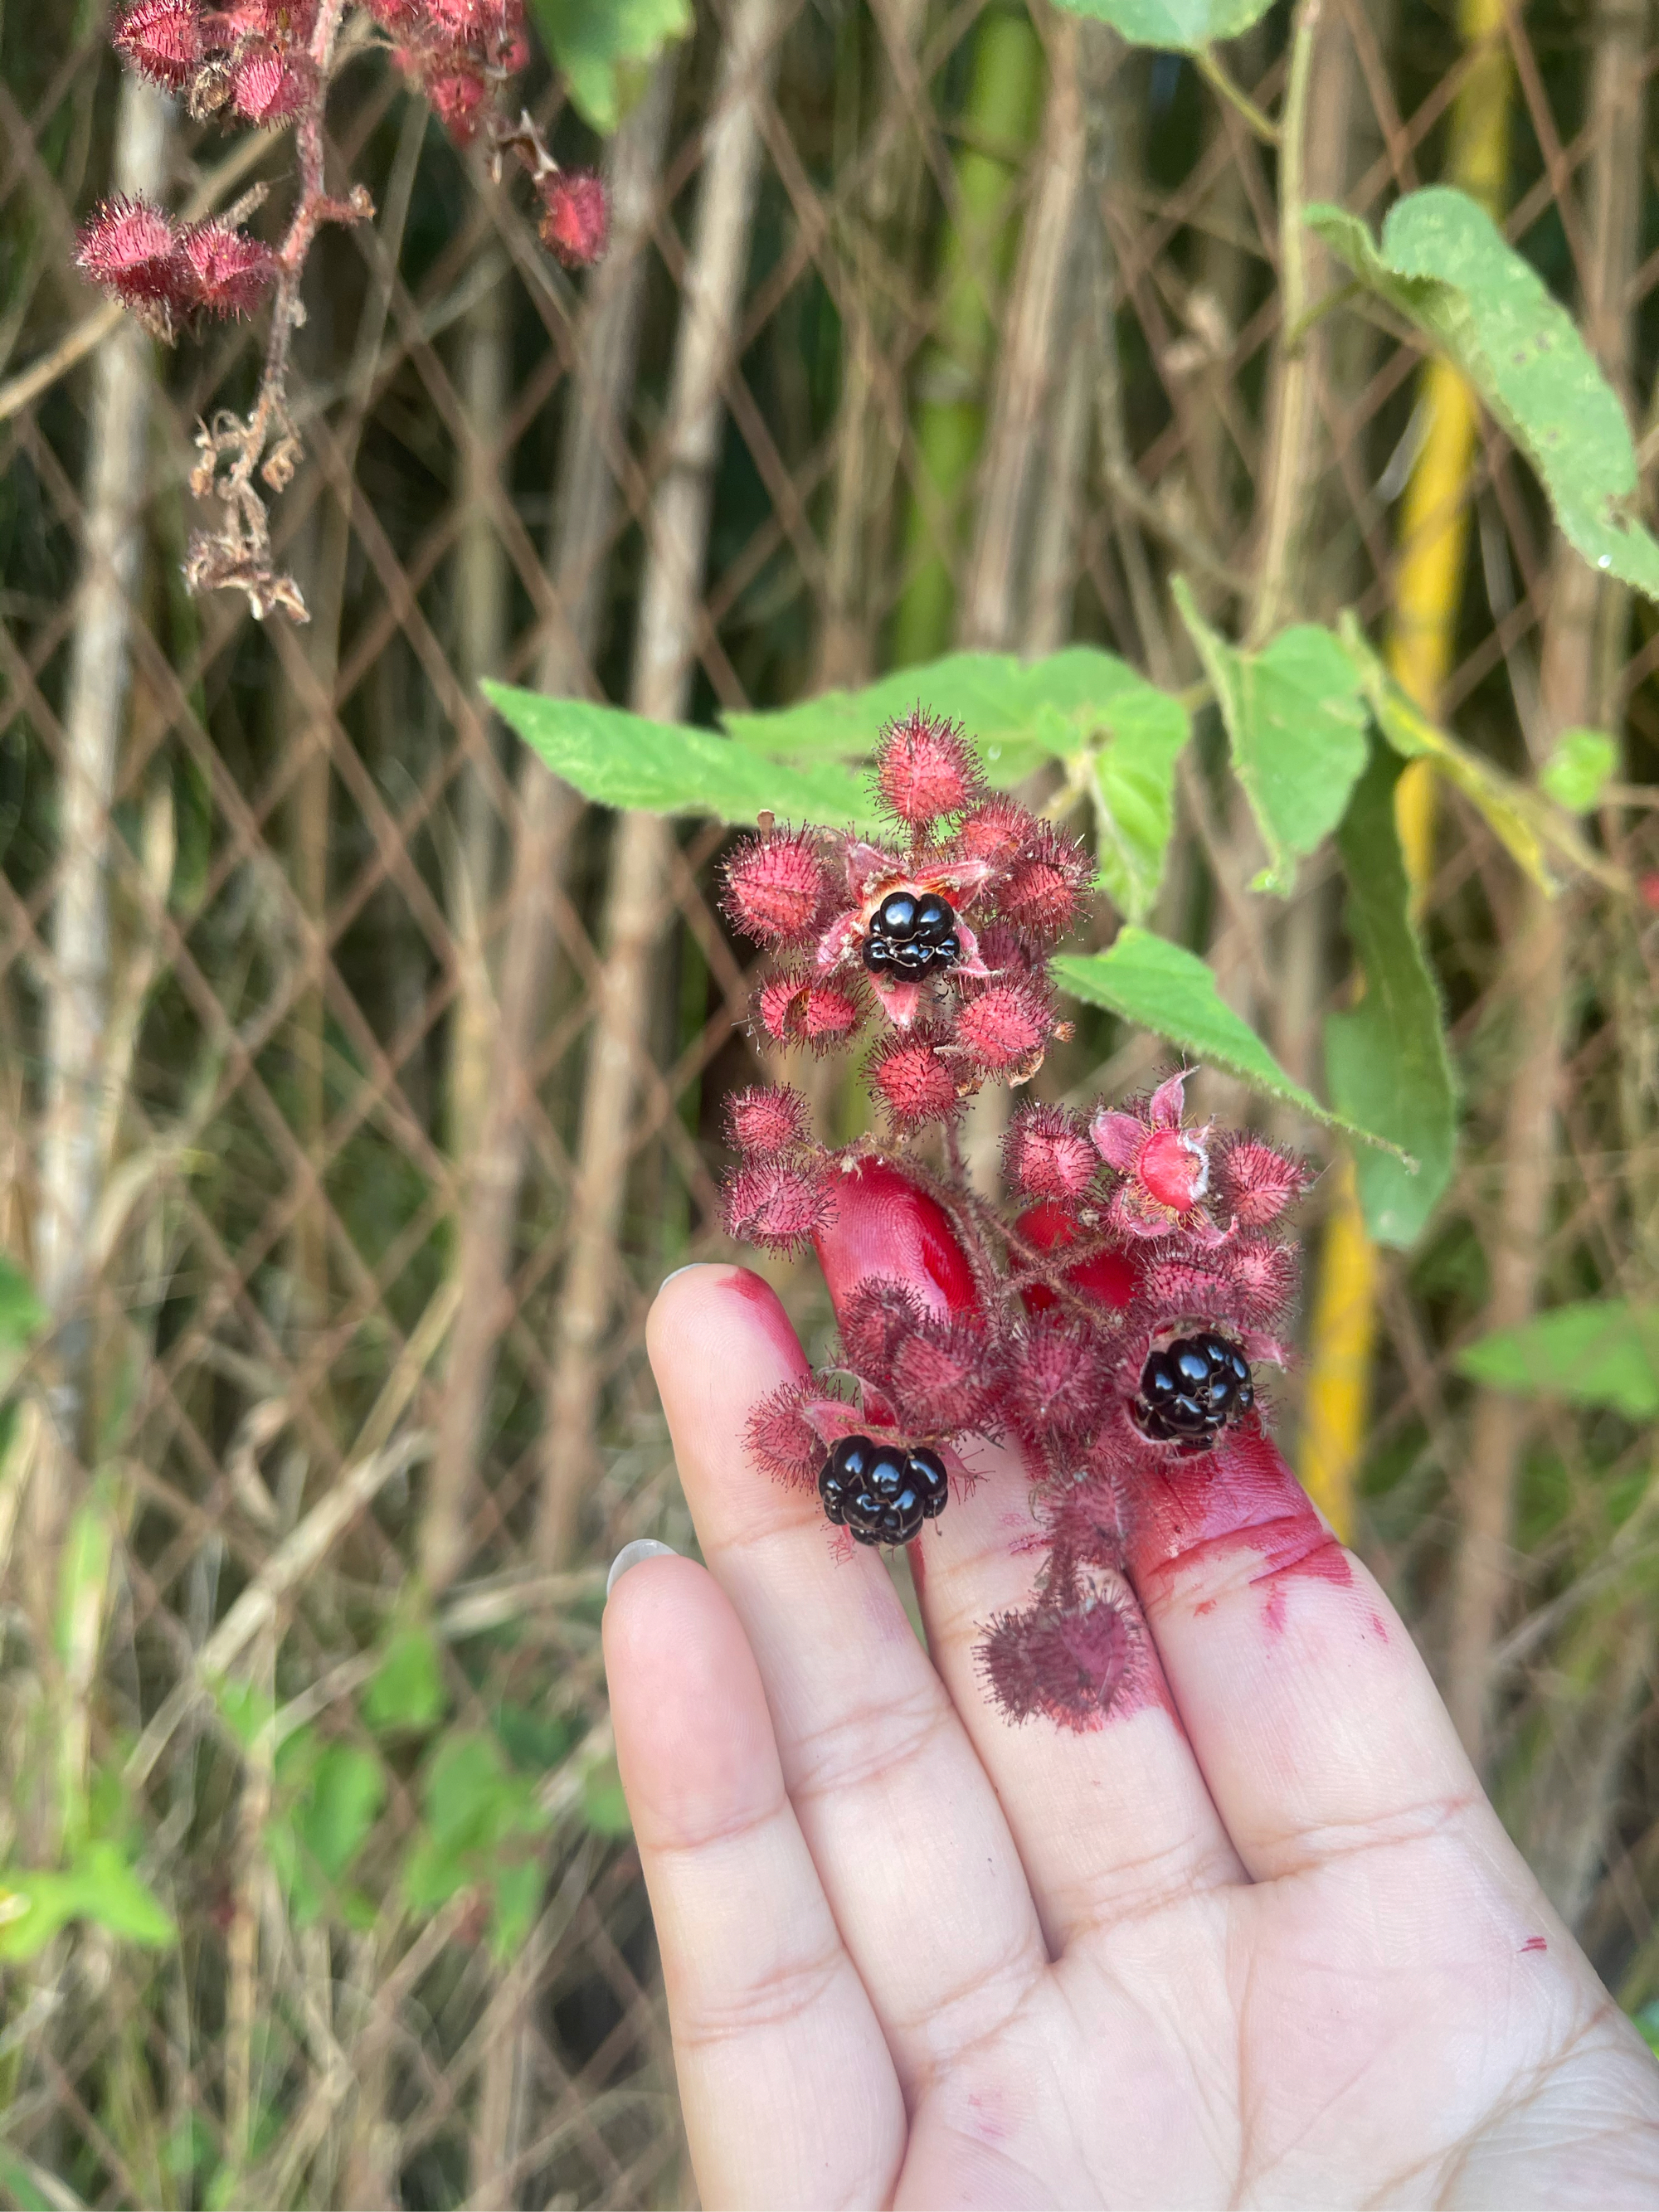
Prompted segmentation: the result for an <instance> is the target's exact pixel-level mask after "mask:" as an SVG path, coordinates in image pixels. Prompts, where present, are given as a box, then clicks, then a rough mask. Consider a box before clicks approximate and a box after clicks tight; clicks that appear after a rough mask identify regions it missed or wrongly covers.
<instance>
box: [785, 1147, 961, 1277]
mask: <svg viewBox="0 0 1659 2212" xmlns="http://www.w3.org/2000/svg"><path fill="white" fill-rule="evenodd" d="M834 1188H835V1206H836V1211H835V1218H834V1219H833V1220H831V1221H830V1222H829V1223H828V1224H827V1225H826V1226H825V1227H823V1229H821V1230H820V1231H818V1232H817V1236H816V1237H814V1238H813V1240H812V1241H813V1243H814V1244H815V1245H816V1247H817V1255H818V1265H819V1266H820V1267H822V1268H823V1279H824V1283H825V1285H826V1286H827V1287H828V1290H829V1297H830V1303H831V1304H833V1305H834V1306H835V1308H836V1311H837V1313H839V1312H840V1310H841V1309H842V1305H843V1304H844V1303H845V1302H846V1300H847V1299H848V1298H849V1297H851V1296H852V1295H853V1293H854V1291H856V1290H857V1289H858V1287H859V1285H860V1283H864V1282H867V1281H868V1280H869V1279H871V1277H872V1276H876V1275H884V1276H887V1277H889V1278H890V1279H893V1280H895V1281H896V1282H901V1283H902V1284H904V1285H906V1287H907V1288H908V1289H909V1290H911V1291H915V1294H916V1296H917V1297H919V1298H920V1299H921V1302H922V1304H924V1305H925V1306H926V1307H927V1310H928V1311H929V1312H930V1313H933V1314H941V1315H943V1314H963V1313H975V1312H977V1310H978V1309H979V1294H978V1291H976V1289H975V1285H974V1274H973V1270H972V1268H971V1267H969V1264H968V1261H967V1258H966V1255H964V1254H963V1249H962V1247H961V1245H960V1244H959V1243H957V1237H956V1231H954V1230H953V1229H952V1227H951V1217H950V1215H949V1214H948V1213H947V1212H945V1208H944V1207H943V1206H941V1205H940V1204H939V1200H937V1199H935V1198H933V1197H932V1196H931V1195H930V1194H928V1193H927V1191H925V1190H921V1189H919V1188H917V1187H916V1185H915V1183H913V1182H909V1181H908V1180H907V1178H906V1177H905V1176H902V1175H900V1174H899V1173H898V1172H897V1170H896V1169H893V1168H890V1167H888V1166H886V1165H884V1164H883V1163H882V1162H881V1161H879V1160H863V1161H860V1162H859V1163H858V1164H857V1165H856V1166H854V1168H852V1169H851V1170H849V1171H848V1173H846V1174H844V1175H841V1176H837V1177H836V1182H835V1186H834Z"/></svg>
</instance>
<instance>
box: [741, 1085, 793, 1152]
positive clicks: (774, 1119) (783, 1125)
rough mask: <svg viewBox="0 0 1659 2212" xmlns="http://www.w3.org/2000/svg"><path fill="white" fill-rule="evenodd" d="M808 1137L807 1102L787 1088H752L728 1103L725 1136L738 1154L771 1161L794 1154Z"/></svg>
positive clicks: (759, 1086)
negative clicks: (744, 1153)
mask: <svg viewBox="0 0 1659 2212" xmlns="http://www.w3.org/2000/svg"><path fill="white" fill-rule="evenodd" d="M806 1133H807V1110H806V1101H805V1098H803V1097H802V1096H801V1094H800V1092H799V1091H795V1090H792V1089H791V1088H790V1086H789V1085H787V1084H783V1083H765V1084H761V1083H757V1084H751V1085H750V1087H749V1088H748V1089H747V1090H746V1091H733V1092H732V1095H731V1097H729V1098H728V1099H727V1100H726V1136H727V1137H728V1139H730V1141H731V1144H732V1149H733V1150H734V1151H736V1152H748V1153H750V1154H752V1155H753V1156H754V1158H757V1159H769V1158H772V1157H774V1156H775V1154H777V1153H780V1152H792V1151H793V1149H794V1147H795V1146H797V1145H799V1144H800V1143H802V1142H803V1141H804V1139H805V1136H806Z"/></svg>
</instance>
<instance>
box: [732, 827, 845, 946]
mask: <svg viewBox="0 0 1659 2212" xmlns="http://www.w3.org/2000/svg"><path fill="white" fill-rule="evenodd" d="M829 890H830V885H829V877H828V874H827V872H826V871H825V869H824V865H823V857H822V855H821V854H820V853H819V851H818V848H817V842H816V841H815V840H814V839H813V838H812V837H811V836H810V835H809V834H808V833H807V832H806V831H805V830H790V829H773V830H762V831H759V832H757V834H756V835H755V836H752V837H745V838H744V840H743V842H742V843H741V844H740V845H739V846H738V848H737V850H736V851H735V852H734V853H733V854H732V857H731V859H730V860H727V862H726V896H725V897H724V899H723V900H722V902H721V903H722V904H723V905H724V907H725V908H726V914H727V915H728V916H729V918H730V920H731V922H732V927H733V928H734V929H738V930H741V931H742V933H743V934H744V936H745V937H750V938H752V939H754V940H755V942H756V944H757V945H799V944H801V943H804V942H805V939H807V938H809V937H811V934H812V925H813V923H814V922H815V921H817V918H818V916H819V915H820V913H821V912H822V910H823V907H824V904H825V902H826V901H827V899H828V897H829Z"/></svg>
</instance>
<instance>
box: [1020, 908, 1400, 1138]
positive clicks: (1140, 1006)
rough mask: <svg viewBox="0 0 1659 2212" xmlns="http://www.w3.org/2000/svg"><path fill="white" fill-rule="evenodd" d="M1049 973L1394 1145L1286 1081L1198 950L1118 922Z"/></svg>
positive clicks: (1233, 1070)
mask: <svg viewBox="0 0 1659 2212" xmlns="http://www.w3.org/2000/svg"><path fill="white" fill-rule="evenodd" d="M1053 974H1054V981H1056V982H1057V983H1058V984H1059V985H1060V988H1061V989H1062V990H1064V991H1069V992H1070V993H1071V994H1072V995H1073V998H1077V999H1084V1000H1087V1001H1088V1003H1089V1004H1090V1005H1091V1006H1107V1007H1109V1008H1110V1010H1111V1011H1112V1012H1113V1013H1115V1014H1116V1015H1118V1016H1119V1017H1120V1018H1121V1019H1122V1020H1124V1021H1126V1022H1134V1023H1136V1024H1139V1027H1140V1028H1142V1029H1146V1030H1152V1034H1153V1035H1154V1036H1163V1037H1168V1038H1169V1040H1170V1042H1171V1043H1172V1044H1177V1045H1179V1046H1180V1047H1181V1048H1182V1051H1184V1052H1186V1053H1188V1054H1191V1056H1192V1058H1193V1059H1194V1060H1201V1061H1204V1062H1206V1063H1207V1064H1208V1065H1209V1066H1212V1067H1225V1069H1226V1070H1227V1072H1228V1073H1229V1074H1230V1075H1236V1076H1237V1077H1238V1078H1239V1079H1240V1080H1241V1081H1242V1082H1244V1083H1248V1084H1249V1085H1250V1086H1251V1088H1252V1089H1253V1090H1255V1091H1265V1092H1266V1093H1267V1096H1268V1097H1270V1098H1282V1099H1284V1100H1285V1103H1287V1104H1289V1105H1291V1106H1295V1107H1297V1108H1299V1109H1301V1111H1302V1112H1303V1113H1304V1114H1307V1115H1311V1116H1312V1118H1313V1119H1314V1120H1315V1121H1327V1122H1329V1123H1330V1124H1331V1126H1332V1127H1334V1128H1338V1129H1346V1130H1347V1132H1348V1133H1349V1134H1350V1135H1351V1136H1356V1137H1359V1138H1363V1139H1364V1141H1365V1142H1366V1143H1367V1144H1371V1145H1381V1146H1383V1147H1384V1148H1385V1149H1386V1150H1388V1151H1394V1150H1395V1149H1396V1147H1395V1144H1394V1141H1393V1139H1391V1138H1389V1137H1387V1136H1384V1135H1382V1134H1380V1133H1377V1132H1376V1131H1374V1130H1370V1129H1364V1128H1361V1127H1358V1125H1357V1124H1355V1123H1353V1122H1351V1121H1347V1120H1346V1119H1345V1118H1344V1116H1343V1115H1340V1114H1333V1113H1330V1112H1328V1110H1327V1109H1326V1108H1324V1107H1323V1106H1322V1105H1321V1104H1320V1103H1319V1101H1318V1100H1317V1099H1316V1097H1314V1096H1313V1094H1312V1092H1311V1091H1304V1089H1303V1088H1302V1085H1300V1084H1299V1083H1296V1082H1293V1081H1292V1080H1291V1078H1290V1077H1289V1076H1288V1075H1286V1073H1285V1071H1284V1069H1283V1068H1282V1067H1281V1066H1279V1062H1278V1061H1277V1060H1275V1059H1274V1058H1273V1054H1272V1053H1270V1052H1269V1051H1268V1049H1267V1046H1266V1045H1265V1044H1263V1043H1262V1042H1261V1038H1260V1037H1259V1036H1257V1035H1256V1033H1255V1030H1253V1029H1252V1028H1251V1027H1250V1025H1249V1023H1248V1022H1246V1021H1244V1020H1243V1019H1241V1018H1240V1017H1239V1016H1238V1015H1237V1014H1236V1013H1235V1012H1233V1010H1232V1008H1231V1006H1228V1005H1227V1004H1226V1002H1225V1000H1224V999H1223V998H1222V996H1221V994H1220V993H1219V992H1218V990H1217V989H1216V987H1215V977H1214V976H1213V975H1212V974H1211V973H1210V971H1209V969H1207V968H1206V966H1205V964H1204V963H1203V962H1202V961H1201V960H1200V958H1199V957H1198V955H1197V954H1196V953H1195V952H1188V951H1187V950H1186V948H1185V946H1184V945H1171V944H1170V942H1169V940H1168V939H1166V938H1162V937H1154V936H1153V935H1152V933H1151V932H1150V931H1149V930H1145V929H1136V928H1134V927H1131V926H1129V925H1127V924H1126V925H1125V927H1123V928H1121V929H1120V930H1119V932H1118V933H1117V937H1116V939H1115V942H1114V943H1113V945H1112V946H1111V947H1110V949H1109V951H1105V952H1093V953H1090V954H1088V955H1086V956H1079V955H1076V954H1062V955H1061V956H1060V958H1058V959H1057V960H1055V961H1054V963H1053Z"/></svg>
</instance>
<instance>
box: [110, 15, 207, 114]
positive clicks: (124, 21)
mask: <svg viewBox="0 0 1659 2212" xmlns="http://www.w3.org/2000/svg"><path fill="white" fill-rule="evenodd" d="M110 43H111V45H112V46H113V47H114V48H115V50H116V52H117V53H118V54H119V55H120V57H121V58H122V60H123V61H125V63H126V64H127V65H128V67H129V68H131V69H135V70H137V71H138V72H139V74H140V75H141V76H147V77H149V79H150V81H151V82H152V83H155V84H161V85H165V86H166V87H167V89H168V91H169V92H182V91H183V90H184V88H185V86H186V85H187V84H188V83H189V82H190V80H191V77H192V76H194V75H195V73H196V71H197V68H198V67H199V66H200V64H201V60H202V53H203V46H202V25H201V19H200V17H199V15H198V14H197V9H196V5H195V0H137V3H136V5H134V6H133V7H131V8H129V9H127V11H126V13H125V15H123V16H122V17H121V20H120V21H119V22H118V23H117V25H116V26H115V28H114V29H113V31H112V32H111V33H110Z"/></svg>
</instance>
